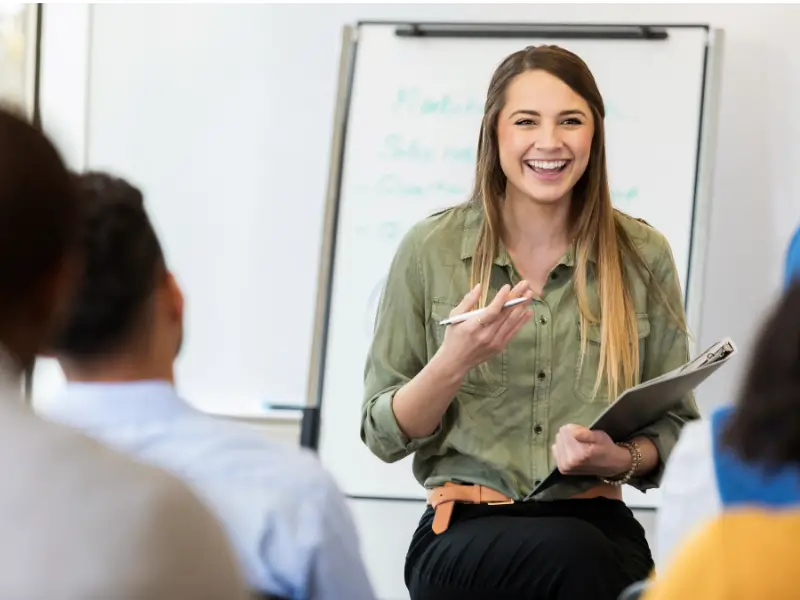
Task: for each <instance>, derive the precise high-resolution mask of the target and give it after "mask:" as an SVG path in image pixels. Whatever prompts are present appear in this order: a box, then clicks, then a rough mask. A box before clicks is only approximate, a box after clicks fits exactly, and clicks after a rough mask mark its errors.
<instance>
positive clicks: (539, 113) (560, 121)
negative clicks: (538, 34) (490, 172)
mask: <svg viewBox="0 0 800 600" xmlns="http://www.w3.org/2000/svg"><path fill="white" fill-rule="evenodd" d="M505 100H506V102H505V106H503V109H502V110H501V111H500V114H499V115H498V119H497V145H498V152H499V158H500V166H501V168H502V169H503V172H504V173H505V176H506V178H507V186H506V195H507V196H508V197H519V198H523V199H528V200H530V201H533V202H538V203H547V204H551V203H556V202H561V201H569V199H570V198H571V192H572V189H573V187H574V186H575V184H576V183H577V182H578V180H579V179H580V178H581V176H582V175H583V174H584V172H585V171H586V167H587V165H588V164H589V157H590V155H591V148H592V137H593V136H594V120H593V118H592V111H591V109H590V108H589V105H588V103H587V102H586V100H585V99H583V98H582V97H581V96H579V95H578V94H577V93H575V91H573V90H572V88H570V87H569V86H568V85H567V84H565V83H564V82H563V81H561V80H560V79H558V78H557V77H554V76H553V75H551V74H550V73H548V72H546V71H544V70H541V69H537V70H530V71H526V72H524V73H521V74H520V75H517V76H516V77H515V78H514V79H513V81H512V82H511V83H510V85H509V86H508V88H507V90H506V98H505Z"/></svg>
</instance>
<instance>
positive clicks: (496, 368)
mask: <svg viewBox="0 0 800 600" xmlns="http://www.w3.org/2000/svg"><path fill="white" fill-rule="evenodd" d="M456 306H457V304H456V303H451V302H448V301H446V300H440V299H436V300H434V301H433V305H432V307H431V317H430V320H429V322H428V327H429V328H430V330H431V331H432V332H433V336H432V337H433V340H434V342H435V348H433V352H436V351H437V350H438V349H439V348H440V347H441V346H442V343H444V334H445V330H446V329H447V327H448V326H447V325H439V321H441V320H442V319H446V318H447V317H449V316H450V312H451V311H452V310H453V309H454V308H455V307H456ZM433 352H432V353H431V356H433ZM507 362H508V347H506V348H504V349H503V350H502V351H501V352H500V353H498V354H495V355H494V356H493V357H492V358H490V359H489V360H487V361H486V362H485V363H483V364H482V365H479V366H477V367H474V368H472V369H470V370H469V372H468V373H467V375H466V377H465V378H464V383H463V384H462V386H461V390H462V391H464V392H466V393H468V394H472V395H474V396H481V397H484V398H488V397H497V396H500V395H502V394H504V393H505V391H506V390H507V389H508V373H507V366H508V365H507Z"/></svg>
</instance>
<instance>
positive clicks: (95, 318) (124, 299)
mask: <svg viewBox="0 0 800 600" xmlns="http://www.w3.org/2000/svg"><path fill="white" fill-rule="evenodd" d="M75 188H76V190H77V192H78V195H79V196H80V197H81V199H82V201H83V205H84V215H85V216H84V220H83V226H82V230H81V235H82V238H81V239H82V244H83V252H84V259H85V267H84V272H83V277H82V279H81V281H80V284H79V286H78V291H77V294H76V297H75V301H74V304H73V306H72V310H71V311H70V315H69V318H68V321H67V323H66V326H65V327H64V329H63V330H62V331H61V334H60V336H59V337H58V339H57V341H56V344H55V350H56V352H57V353H59V354H63V355H67V356H70V357H73V358H78V359H80V358H90V357H99V356H103V355H105V354H107V353H109V352H114V351H116V350H118V349H120V348H122V347H123V346H124V345H125V344H127V343H128V342H129V341H130V340H131V339H132V336H134V335H135V334H136V333H137V332H138V331H140V330H141V329H142V325H143V324H144V322H145V320H146V319H147V318H149V316H150V308H151V305H150V303H149V300H150V299H151V298H152V296H153V293H154V291H155V289H156V285H157V282H158V278H159V277H160V276H163V274H164V273H165V267H164V255H163V253H162V249H161V245H160V244H159V241H158V238H157V236H156V233H155V231H154V230H153V227H152V225H151V223H150V219H149V218H148V216H147V213H146V211H145V208H144V200H143V197H142V193H141V192H140V191H139V190H138V189H137V188H136V187H134V186H133V185H131V184H130V183H128V182H127V181H125V180H124V179H121V178H119V177H114V176H112V175H109V174H107V173H102V172H88V173H85V174H82V175H77V176H76V177H75Z"/></svg>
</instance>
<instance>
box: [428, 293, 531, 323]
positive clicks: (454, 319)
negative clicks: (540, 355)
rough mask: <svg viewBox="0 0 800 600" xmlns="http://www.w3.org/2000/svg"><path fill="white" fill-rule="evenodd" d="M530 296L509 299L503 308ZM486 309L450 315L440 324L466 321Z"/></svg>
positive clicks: (524, 300)
mask: <svg viewBox="0 0 800 600" xmlns="http://www.w3.org/2000/svg"><path fill="white" fill-rule="evenodd" d="M528 300H529V298H525V297H524V296H523V297H522V298H514V299H513V300H509V301H508V302H506V303H505V304H503V308H509V307H510V306H516V305H517V304H522V303H523V302H527V301H528ZM485 311H486V309H485V308H479V309H478V310H471V311H469V312H465V313H461V314H460V315H456V316H454V317H449V318H447V319H445V320H444V321H439V325H455V324H456V323H461V322H462V321H466V320H467V319H469V318H470V317H477V316H478V315H481V314H483V313H484V312H485Z"/></svg>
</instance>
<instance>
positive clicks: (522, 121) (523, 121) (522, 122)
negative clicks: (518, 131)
mask: <svg viewBox="0 0 800 600" xmlns="http://www.w3.org/2000/svg"><path fill="white" fill-rule="evenodd" d="M533 124H534V123H533V120H531V119H520V120H519V121H517V122H516V123H514V125H522V126H526V125H533Z"/></svg>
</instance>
